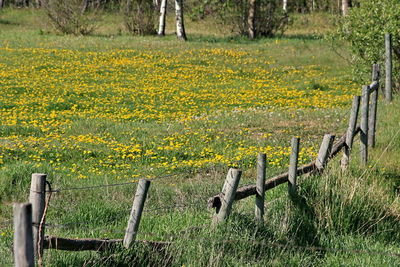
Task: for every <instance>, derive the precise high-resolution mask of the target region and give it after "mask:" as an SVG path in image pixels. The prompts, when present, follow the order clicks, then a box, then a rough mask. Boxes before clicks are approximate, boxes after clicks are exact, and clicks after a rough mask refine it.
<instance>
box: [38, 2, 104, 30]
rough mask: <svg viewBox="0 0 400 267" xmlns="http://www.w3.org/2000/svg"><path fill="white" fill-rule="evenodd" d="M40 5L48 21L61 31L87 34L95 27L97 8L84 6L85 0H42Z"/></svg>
mask: <svg viewBox="0 0 400 267" xmlns="http://www.w3.org/2000/svg"><path fill="white" fill-rule="evenodd" d="M42 6H43V8H44V10H45V12H46V14H47V17H48V18H49V22H50V23H51V24H52V25H53V27H54V28H55V29H56V30H57V31H59V32H61V33H66V34H74V35H87V34H90V33H91V32H93V30H94V29H95V28H96V22H97V19H98V15H99V14H98V12H97V8H95V7H93V6H92V8H90V7H88V6H86V1H82V0H70V1H63V0H44V1H42ZM88 8H90V9H89V10H88Z"/></svg>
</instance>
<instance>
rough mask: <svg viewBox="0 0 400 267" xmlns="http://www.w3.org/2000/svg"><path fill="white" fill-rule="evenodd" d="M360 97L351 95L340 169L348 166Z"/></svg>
mask: <svg viewBox="0 0 400 267" xmlns="http://www.w3.org/2000/svg"><path fill="white" fill-rule="evenodd" d="M360 99H361V97H360V96H358V95H355V96H354V97H353V104H352V105H351V113H350V121H349V127H348V128H347V133H346V141H345V143H346V145H345V147H344V153H343V157H342V160H341V161H340V166H341V168H342V170H345V169H347V167H348V166H349V161H350V153H351V149H352V147H353V140H354V132H355V130H356V126H357V117H358V111H359V109H360Z"/></svg>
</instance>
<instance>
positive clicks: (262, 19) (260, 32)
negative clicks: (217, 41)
mask: <svg viewBox="0 0 400 267" xmlns="http://www.w3.org/2000/svg"><path fill="white" fill-rule="evenodd" d="M279 3H280V1H278V0H258V1H257V4H256V11H255V18H254V25H255V30H256V36H264V37H272V36H274V35H275V34H276V33H281V34H282V33H283V32H284V31H285V30H286V27H287V25H288V19H287V15H286V14H284V12H283V10H282V7H281V6H280V4H279ZM218 13H219V14H220V17H221V19H222V22H223V23H224V24H229V25H230V26H231V29H232V32H236V33H239V34H240V35H243V36H247V35H248V34H249V32H248V31H249V25H248V15H249V1H248V0H226V1H224V2H223V3H222V4H220V7H219V12H218Z"/></svg>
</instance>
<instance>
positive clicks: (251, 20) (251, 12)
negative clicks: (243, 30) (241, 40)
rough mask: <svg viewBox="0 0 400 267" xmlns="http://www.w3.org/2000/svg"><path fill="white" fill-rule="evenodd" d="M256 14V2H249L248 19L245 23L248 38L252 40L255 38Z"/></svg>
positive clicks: (252, 0) (254, 0)
mask: <svg viewBox="0 0 400 267" xmlns="http://www.w3.org/2000/svg"><path fill="white" fill-rule="evenodd" d="M255 13H256V0H250V7H249V17H248V20H247V23H248V25H249V38H250V39H254V38H255V37H256V28H255V26H254V17H255Z"/></svg>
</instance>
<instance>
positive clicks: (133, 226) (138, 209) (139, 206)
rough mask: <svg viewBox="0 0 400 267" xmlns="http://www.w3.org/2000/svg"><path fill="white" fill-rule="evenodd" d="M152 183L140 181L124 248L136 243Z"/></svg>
mask: <svg viewBox="0 0 400 267" xmlns="http://www.w3.org/2000/svg"><path fill="white" fill-rule="evenodd" d="M149 186H150V181H149V180H145V179H140V180H139V184H138V187H137V189H136V194H135V199H134V200H133V205H132V210H131V215H130V217H129V221H128V226H127V227H126V231H125V237H124V242H123V244H124V247H125V248H129V247H130V246H131V244H132V242H135V239H136V234H137V231H138V229H139V224H140V218H141V217H142V212H143V207H144V202H145V201H146V197H147V191H148V190H149Z"/></svg>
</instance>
